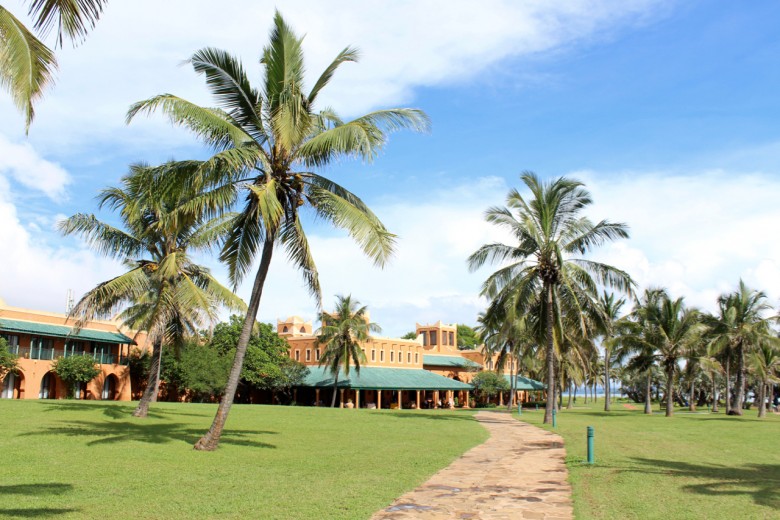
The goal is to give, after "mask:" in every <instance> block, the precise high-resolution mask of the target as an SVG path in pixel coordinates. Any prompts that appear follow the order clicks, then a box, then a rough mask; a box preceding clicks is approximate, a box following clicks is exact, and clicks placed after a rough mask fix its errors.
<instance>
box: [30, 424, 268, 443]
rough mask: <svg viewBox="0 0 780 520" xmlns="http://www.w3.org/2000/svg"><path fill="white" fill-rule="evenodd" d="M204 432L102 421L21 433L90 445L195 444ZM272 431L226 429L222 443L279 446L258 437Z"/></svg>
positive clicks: (178, 425) (164, 426) (173, 425)
mask: <svg viewBox="0 0 780 520" xmlns="http://www.w3.org/2000/svg"><path fill="white" fill-rule="evenodd" d="M204 432H205V428H186V427H185V425H183V424H181V423H163V424H159V423H142V422H130V421H122V422H100V421H70V422H67V423H64V425H63V426H52V427H48V428H41V429H38V430H36V431H31V432H27V433H23V434H21V436H25V437H27V436H41V435H46V436H57V435H61V436H68V437H80V438H84V439H85V440H86V439H91V440H89V441H87V442H86V445H87V446H98V445H101V444H115V443H120V442H129V441H137V442H147V443H151V444H167V443H169V442H186V443H188V444H195V442H196V441H197V440H198V439H200V437H201V436H202V435H203V433H204ZM274 434H276V432H273V431H262V430H233V429H230V430H225V431H224V432H223V433H222V438H221V440H220V443H221V444H230V445H234V446H246V447H251V448H276V446H274V445H273V444H268V443H266V442H260V441H258V440H256V439H255V437H257V436H259V435H274Z"/></svg>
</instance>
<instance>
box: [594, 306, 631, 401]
mask: <svg viewBox="0 0 780 520" xmlns="http://www.w3.org/2000/svg"><path fill="white" fill-rule="evenodd" d="M596 303H597V305H596V308H597V310H598V312H597V313H596V316H595V319H596V330H598V332H599V335H600V336H601V346H602V347H603V348H604V411H605V412H609V411H610V405H611V404H612V403H611V399H612V398H611V396H610V391H611V388H610V386H611V385H610V381H611V380H612V378H611V374H610V363H611V357H612V347H613V345H612V342H613V338H614V336H615V324H616V323H617V321H618V318H619V315H620V309H621V308H622V307H623V305H625V303H626V300H624V299H623V298H618V299H616V298H615V295H614V293H608V292H606V291H604V292H602V293H601V296H599V299H598V301H597V302H596Z"/></svg>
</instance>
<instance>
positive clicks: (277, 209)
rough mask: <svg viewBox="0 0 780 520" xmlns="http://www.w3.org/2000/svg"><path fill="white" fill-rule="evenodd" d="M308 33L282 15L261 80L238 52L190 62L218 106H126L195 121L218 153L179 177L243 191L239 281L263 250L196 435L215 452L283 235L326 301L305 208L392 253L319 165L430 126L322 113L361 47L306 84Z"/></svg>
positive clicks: (173, 102)
mask: <svg viewBox="0 0 780 520" xmlns="http://www.w3.org/2000/svg"><path fill="white" fill-rule="evenodd" d="M302 40H303V39H302V38H300V37H298V36H296V35H295V33H294V32H293V31H292V29H291V28H290V27H289V26H288V25H287V24H286V23H285V21H284V20H283V19H282V17H281V15H280V14H279V13H276V15H275V17H274V24H273V28H272V30H271V35H270V42H269V43H268V45H266V47H265V49H264V50H263V52H262V56H261V58H260V64H261V66H262V74H263V76H262V83H261V85H260V88H255V87H253V86H252V85H251V84H250V82H249V78H248V77H247V75H246V73H245V71H244V67H243V65H242V64H241V62H240V61H239V60H238V59H237V58H235V57H233V56H231V55H230V54H229V53H227V52H225V51H222V50H219V49H214V48H205V49H202V50H200V51H198V52H196V53H195V54H193V56H192V57H191V58H190V60H189V62H190V64H191V65H192V66H193V68H194V70H195V72H196V73H198V74H202V75H203V76H205V79H206V84H207V86H208V88H209V90H210V91H211V93H212V94H213V95H214V97H215V98H216V101H217V103H218V105H219V108H205V107H201V106H198V105H196V104H194V103H191V102H189V101H187V100H185V99H182V98H180V97H177V96H174V95H171V94H162V95H159V96H156V97H153V98H151V99H147V100H145V101H141V102H139V103H136V104H135V105H134V106H133V107H131V109H130V111H129V112H128V121H129V120H132V119H133V118H134V117H136V116H137V115H138V114H142V113H147V114H148V113H151V112H155V111H161V112H163V113H164V114H165V115H166V116H168V118H169V119H170V120H171V122H172V123H173V124H175V125H179V126H183V127H185V128H187V129H189V130H190V131H192V132H193V133H194V134H195V135H196V136H197V137H198V138H200V139H201V140H202V141H203V142H204V143H205V144H207V145H209V146H210V147H212V148H213V149H214V151H215V153H214V155H213V156H211V157H210V158H209V159H208V160H206V161H202V163H201V167H200V169H199V172H198V175H195V176H189V177H188V176H183V177H182V178H181V179H180V180H181V182H189V181H195V182H197V183H204V185H208V183H209V182H210V183H211V185H212V186H214V190H215V191H218V190H224V193H226V194H229V193H230V192H231V190H234V189H241V190H242V191H243V193H244V201H243V209H242V211H241V212H240V214H239V215H238V216H237V217H236V218H235V219H234V220H233V224H232V226H231V228H230V229H229V231H228V233H227V235H226V239H225V244H224V247H223V249H222V252H221V255H220V259H221V260H222V261H223V262H225V263H226V264H227V266H228V270H229V274H230V279H231V282H232V283H233V284H234V286H237V285H238V284H239V283H240V282H241V281H242V280H243V278H244V276H245V275H246V274H247V272H248V271H249V269H250V268H251V267H252V265H253V262H254V261H255V259H256V258H257V256H258V254H259V255H260V262H259V266H258V269H257V272H256V275H255V279H254V283H253V286H252V293H251V297H250V300H249V306H248V309H247V314H246V319H245V321H244V326H243V329H242V331H241V336H240V338H239V343H238V347H237V349H236V354H235V359H234V363H233V366H232V368H231V372H230V376H229V378H228V384H227V386H226V388H225V394H224V396H223V398H222V401H221V402H220V405H219V409H218V410H217V414H216V416H215V418H214V422H213V423H212V426H211V428H210V429H209V431H208V432H207V433H206V435H205V436H204V437H203V438H201V439H200V440H199V441H198V442H197V443H196V449H202V450H213V449H215V448H216V447H217V445H218V443H219V438H220V436H221V434H222V429H223V428H224V424H225V420H226V419H227V416H228V413H229V412H230V407H231V405H232V403H233V397H234V395H235V391H236V387H237V385H238V381H239V378H240V375H241V366H242V364H243V360H244V355H245V353H246V346H247V343H248V341H249V337H250V334H251V331H252V326H253V324H254V322H255V319H256V316H257V312H258V309H259V305H260V299H261V296H262V291H263V286H264V284H265V280H266V276H267V274H268V268H269V266H270V264H271V258H272V256H273V253H274V247H275V245H276V244H277V243H278V244H279V245H280V246H282V247H283V248H284V249H285V250H286V252H287V256H288V257H289V259H290V260H291V261H292V262H293V263H294V264H295V265H296V266H297V267H298V268H299V269H300V270H301V273H302V274H303V277H304V281H305V283H306V285H307V286H308V288H309V290H310V292H311V293H312V295H313V296H314V297H315V298H316V300H317V302H318V303H319V302H320V301H321V296H320V285H319V279H318V273H317V268H316V265H315V263H314V259H313V257H312V253H311V250H310V248H309V243H308V241H307V239H306V235H305V233H304V229H303V225H302V222H301V219H300V214H301V211H303V210H310V211H311V214H312V215H313V216H315V217H319V218H322V219H324V220H325V221H327V222H330V223H331V224H333V225H334V226H336V227H339V228H342V229H345V230H347V231H348V232H349V234H350V235H351V236H352V238H353V239H355V241H356V242H357V243H358V245H359V246H360V247H361V249H362V250H363V252H364V253H365V254H366V255H367V256H368V257H369V258H370V259H371V260H373V261H374V263H375V264H376V265H378V266H380V267H381V266H383V265H384V264H385V263H386V262H387V260H388V259H389V257H390V256H391V254H392V251H393V247H394V235H392V234H391V233H390V232H388V230H387V229H386V228H385V226H384V225H383V224H382V223H381V222H380V220H379V219H378V218H377V217H376V215H374V213H373V212H371V210H370V209H369V208H368V207H367V206H366V205H365V204H364V203H363V202H362V201H361V200H360V199H359V198H358V197H357V196H355V195H354V194H352V193H350V192H349V191H348V190H346V189H345V188H343V187H341V186H339V185H338V184H336V183H335V182H333V181H331V180H329V179H327V178H325V177H322V176H320V175H318V174H317V173H315V172H314V171H313V170H314V169H316V168H318V167H321V166H325V165H327V164H329V163H331V162H333V161H334V160H336V159H338V158H341V157H358V158H362V159H364V160H366V161H370V160H372V159H373V158H374V157H375V156H376V154H377V153H378V152H379V151H380V150H381V149H382V147H383V145H384V144H385V142H386V140H387V133H388V132H390V131H394V130H399V129H404V128H409V129H414V130H427V129H428V127H429V121H428V118H427V116H426V115H425V114H424V113H423V112H421V111H419V110H413V109H406V108H400V109H391V110H379V111H375V112H371V113H369V114H366V115H364V116H362V117H359V118H357V119H354V120H352V121H349V122H344V121H343V120H342V119H341V118H340V117H339V116H338V115H337V114H336V113H335V112H334V111H333V110H332V109H330V108H327V107H326V108H323V109H321V110H319V111H316V110H315V107H316V102H317V101H318V98H319V95H320V93H321V92H322V90H323V88H325V87H326V86H327V85H328V83H329V82H330V80H331V78H332V77H333V74H334V73H335V72H336V70H337V69H338V67H339V66H340V65H342V64H343V63H346V62H352V61H356V60H357V58H358V53H357V51H356V50H355V49H353V48H350V47H347V48H345V49H344V50H343V51H341V52H340V53H339V54H338V56H336V58H335V59H334V60H333V62H332V63H331V64H330V65H329V66H328V67H327V68H326V69H325V71H324V72H323V73H322V75H321V76H320V77H319V79H317V81H316V82H315V83H314V85H313V86H312V88H311V90H309V91H308V92H306V91H304V70H305V69H304V59H303V51H302V46H301V45H302Z"/></svg>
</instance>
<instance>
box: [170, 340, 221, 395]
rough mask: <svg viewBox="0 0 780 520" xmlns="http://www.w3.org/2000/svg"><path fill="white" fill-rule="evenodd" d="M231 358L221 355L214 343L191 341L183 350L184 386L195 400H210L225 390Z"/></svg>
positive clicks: (181, 369)
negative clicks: (204, 343)
mask: <svg viewBox="0 0 780 520" xmlns="http://www.w3.org/2000/svg"><path fill="white" fill-rule="evenodd" d="M230 362H231V359H230V358H229V357H227V356H220V354H219V351H218V350H217V349H216V348H214V347H213V346H212V345H209V344H206V345H198V344H194V343H190V344H188V345H187V346H186V348H184V349H183V350H182V352H181V360H180V362H179V371H180V373H181V380H182V383H183V385H184V387H185V388H186V389H187V390H189V391H190V392H192V400H193V401H200V402H204V401H208V400H209V399H211V398H214V397H219V396H221V395H222V392H224V390H225V385H226V384H227V378H228V373H229V372H230Z"/></svg>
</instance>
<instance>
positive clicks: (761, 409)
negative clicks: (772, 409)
mask: <svg viewBox="0 0 780 520" xmlns="http://www.w3.org/2000/svg"><path fill="white" fill-rule="evenodd" d="M765 400H766V385H765V384H764V382H763V381H761V382H759V383H758V417H759V418H762V417H766V407H765V406H764V401H765Z"/></svg>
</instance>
